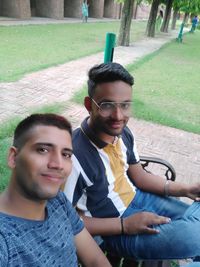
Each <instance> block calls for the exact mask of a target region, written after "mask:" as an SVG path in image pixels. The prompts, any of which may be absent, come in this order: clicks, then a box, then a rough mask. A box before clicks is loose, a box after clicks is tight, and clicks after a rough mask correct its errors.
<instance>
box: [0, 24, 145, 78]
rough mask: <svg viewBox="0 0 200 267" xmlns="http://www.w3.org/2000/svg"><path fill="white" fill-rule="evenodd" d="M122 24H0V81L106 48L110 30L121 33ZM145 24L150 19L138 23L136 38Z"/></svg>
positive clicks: (132, 35)
mask: <svg viewBox="0 0 200 267" xmlns="http://www.w3.org/2000/svg"><path fill="white" fill-rule="evenodd" d="M119 25H120V24H119V22H118V21H116V22H106V23H105V22H98V23H66V24H51V25H26V26H9V27H5V26H0V36H1V42H0V82H8V81H15V80H18V79H20V78H21V77H22V76H23V75H24V74H26V73H29V72H33V71H37V70H40V69H43V68H47V67H49V66H53V65H57V64H62V63H66V62H68V61H70V60H73V59H77V58H80V57H83V56H87V55H91V54H94V53H97V52H100V51H103V50H104V45H105V36H106V33H107V32H113V33H115V34H116V35H117V34H118V31H119ZM145 26H146V22H139V23H137V22H136V23H134V29H133V31H132V32H131V38H132V40H133V39H134V40H135V39H136V38H137V37H138V34H139V35H140V38H141V36H143V35H144V29H145ZM94 29H95V30H94ZM136 35H137V37H136Z"/></svg>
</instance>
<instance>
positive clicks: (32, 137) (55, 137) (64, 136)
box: [25, 125, 72, 149]
mask: <svg viewBox="0 0 200 267" xmlns="http://www.w3.org/2000/svg"><path fill="white" fill-rule="evenodd" d="M37 143H48V144H52V145H54V146H57V147H60V148H61V149H63V148H70V149H71V148H72V141H71V136H70V134H69V132H68V131H67V130H64V129H59V128H57V127H55V126H43V125H37V126H35V127H33V128H32V129H31V130H30V132H29V134H28V138H27V142H26V144H25V145H34V144H37Z"/></svg>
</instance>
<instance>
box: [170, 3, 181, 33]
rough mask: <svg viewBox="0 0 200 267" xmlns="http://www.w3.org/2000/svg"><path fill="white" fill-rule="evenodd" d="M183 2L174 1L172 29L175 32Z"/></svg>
mask: <svg viewBox="0 0 200 267" xmlns="http://www.w3.org/2000/svg"><path fill="white" fill-rule="evenodd" d="M181 5H182V1H181V0H174V2H173V17H172V24H171V29H172V30H175V28H176V21H177V17H178V12H179V10H180V8H181Z"/></svg>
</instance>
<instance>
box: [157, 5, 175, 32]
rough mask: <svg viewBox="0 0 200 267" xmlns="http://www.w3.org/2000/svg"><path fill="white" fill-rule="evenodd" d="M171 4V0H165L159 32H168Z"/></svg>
mask: <svg viewBox="0 0 200 267" xmlns="http://www.w3.org/2000/svg"><path fill="white" fill-rule="evenodd" d="M172 4H173V0H168V1H167V5H166V10H165V15H164V19H163V23H162V26H161V29H160V31H161V32H168V27H169V21H170V17H171V10H172Z"/></svg>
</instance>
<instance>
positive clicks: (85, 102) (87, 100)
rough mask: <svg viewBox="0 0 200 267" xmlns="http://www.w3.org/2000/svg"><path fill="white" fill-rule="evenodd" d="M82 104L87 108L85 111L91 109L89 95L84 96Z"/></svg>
mask: <svg viewBox="0 0 200 267" xmlns="http://www.w3.org/2000/svg"><path fill="white" fill-rule="evenodd" d="M84 105H85V107H86V109H87V111H88V112H89V113H90V111H91V109H92V100H91V98H90V97H89V96H86V97H85V99H84Z"/></svg>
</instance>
